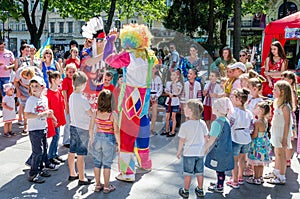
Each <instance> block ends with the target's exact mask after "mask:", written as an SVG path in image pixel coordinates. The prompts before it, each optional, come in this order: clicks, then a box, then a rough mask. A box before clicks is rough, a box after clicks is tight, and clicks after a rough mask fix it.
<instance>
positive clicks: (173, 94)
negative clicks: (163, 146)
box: [161, 71, 182, 137]
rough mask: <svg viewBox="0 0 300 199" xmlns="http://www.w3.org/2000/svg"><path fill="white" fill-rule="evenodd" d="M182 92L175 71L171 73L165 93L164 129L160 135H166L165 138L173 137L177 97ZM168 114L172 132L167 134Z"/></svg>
mask: <svg viewBox="0 0 300 199" xmlns="http://www.w3.org/2000/svg"><path fill="white" fill-rule="evenodd" d="M181 91H182V84H181V83H180V82H179V75H178V74H177V72H176V71H173V72H172V73H171V81H169V82H167V84H166V89H165V92H166V94H167V96H168V97H167V99H166V103H165V105H166V129H165V132H163V133H161V135H167V137H174V136H175V128H176V113H178V111H179V104H180V102H179V97H178V95H180V93H181ZM170 114H172V116H171V117H172V131H171V133H170V132H169V124H170Z"/></svg>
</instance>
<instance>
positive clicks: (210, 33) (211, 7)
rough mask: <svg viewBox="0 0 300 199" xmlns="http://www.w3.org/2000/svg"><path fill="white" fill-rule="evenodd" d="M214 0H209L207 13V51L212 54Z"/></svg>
mask: <svg viewBox="0 0 300 199" xmlns="http://www.w3.org/2000/svg"><path fill="white" fill-rule="evenodd" d="M214 7H215V0H209V15H208V41H207V43H208V48H209V49H208V53H209V54H210V55H211V56H213V54H212V51H213V45H214V31H215V18H214Z"/></svg>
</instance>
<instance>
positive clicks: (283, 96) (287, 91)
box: [274, 80, 295, 110]
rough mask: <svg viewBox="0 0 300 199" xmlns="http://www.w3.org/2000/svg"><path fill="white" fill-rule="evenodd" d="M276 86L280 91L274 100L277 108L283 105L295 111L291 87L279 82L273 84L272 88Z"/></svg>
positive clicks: (282, 81)
mask: <svg viewBox="0 0 300 199" xmlns="http://www.w3.org/2000/svg"><path fill="white" fill-rule="evenodd" d="M275 86H277V87H278V88H279V90H280V96H279V98H277V99H275V101H274V104H275V105H276V106H277V107H280V106H282V105H284V104H289V105H290V106H291V107H292V110H295V107H294V99H293V92H292V87H291V85H290V84H289V83H288V82H287V81H284V80H279V81H278V82H276V83H275V85H274V87H275Z"/></svg>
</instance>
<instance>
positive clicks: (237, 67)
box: [228, 62, 247, 94]
mask: <svg viewBox="0 0 300 199" xmlns="http://www.w3.org/2000/svg"><path fill="white" fill-rule="evenodd" d="M228 69H231V70H233V73H232V77H233V78H234V79H235V81H234V82H233V83H232V87H231V92H230V94H232V93H233V91H234V90H236V89H239V88H242V84H241V79H240V76H241V75H242V74H243V73H245V72H246V70H247V69H246V66H245V65H244V64H243V63H242V62H236V63H234V64H231V65H229V66H228Z"/></svg>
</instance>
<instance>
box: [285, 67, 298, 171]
mask: <svg viewBox="0 0 300 199" xmlns="http://www.w3.org/2000/svg"><path fill="white" fill-rule="evenodd" d="M281 77H282V78H283V80H285V81H287V82H288V83H289V84H290V85H291V87H292V90H293V99H294V107H295V108H297V106H298V93H297V79H296V75H295V73H293V72H292V71H284V72H283V73H282V74H281ZM292 117H293V136H292V141H293V140H294V139H295V138H297V119H296V109H295V110H293V113H292ZM293 153H294V150H293V149H287V150H286V166H287V167H290V166H291V159H292V157H293Z"/></svg>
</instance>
